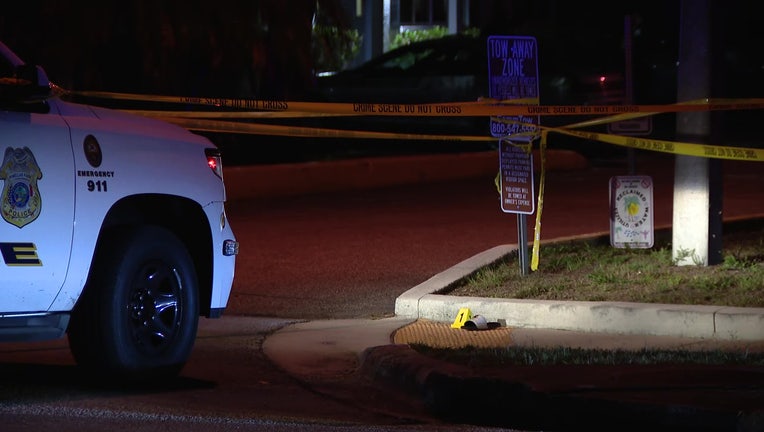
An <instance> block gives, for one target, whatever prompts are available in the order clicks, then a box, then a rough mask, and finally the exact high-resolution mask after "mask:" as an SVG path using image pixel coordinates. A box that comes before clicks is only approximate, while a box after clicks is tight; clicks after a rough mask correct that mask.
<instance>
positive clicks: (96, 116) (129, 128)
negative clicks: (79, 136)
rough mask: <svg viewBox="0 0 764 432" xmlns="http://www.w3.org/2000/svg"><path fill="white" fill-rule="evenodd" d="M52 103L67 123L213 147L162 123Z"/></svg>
mask: <svg viewBox="0 0 764 432" xmlns="http://www.w3.org/2000/svg"><path fill="white" fill-rule="evenodd" d="M49 103H50V104H51V105H52V106H54V107H55V109H57V110H58V112H59V114H60V115H61V116H63V117H64V118H65V119H68V120H75V119H79V120H81V121H82V120H85V121H86V120H87V119H92V120H93V121H97V123H99V126H100V128H106V129H108V130H110V131H111V132H116V133H124V134H128V135H143V136H152V137H156V138H160V139H165V140H172V141H186V142H195V143H198V144H203V145H205V146H207V147H209V146H211V145H212V144H211V143H210V142H209V141H208V140H207V139H206V138H204V137H202V136H200V135H196V134H194V133H191V132H189V131H188V130H187V129H184V128H182V127H180V126H176V125H174V124H171V123H168V122H165V121H162V120H157V119H153V118H149V117H144V116H140V115H136V114H131V113H127V112H123V111H119V110H115V109H111V108H103V107H97V106H93V105H84V104H78V103H74V102H67V101H63V100H61V99H52V100H50V101H49ZM71 123H72V122H70V124H71Z"/></svg>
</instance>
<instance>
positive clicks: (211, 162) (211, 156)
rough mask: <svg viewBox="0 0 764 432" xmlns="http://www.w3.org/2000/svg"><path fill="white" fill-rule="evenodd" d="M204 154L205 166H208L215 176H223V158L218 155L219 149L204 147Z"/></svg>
mask: <svg viewBox="0 0 764 432" xmlns="http://www.w3.org/2000/svg"><path fill="white" fill-rule="evenodd" d="M204 154H205V155H206V156H207V166H209V167H210V169H211V170H212V172H214V173H215V175H216V176H218V177H220V178H221V179H222V178H223V160H222V158H221V156H220V150H219V149H216V148H215V149H212V148H208V149H204Z"/></svg>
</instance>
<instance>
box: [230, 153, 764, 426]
mask: <svg viewBox="0 0 764 432" xmlns="http://www.w3.org/2000/svg"><path fill="white" fill-rule="evenodd" d="M455 157H460V158H461V160H460V163H459V164H458V165H459V166H460V167H461V168H460V170H459V171H458V172H452V173H451V174H452V175H454V176H457V177H458V176H464V177H469V176H470V175H474V174H475V173H484V171H485V170H486V169H489V170H491V169H495V155H494V156H493V158H494V159H493V161H494V162H490V157H485V156H477V155H467V156H465V155H462V156H455ZM548 160H549V165H548V168H550V169H584V168H585V167H586V161H584V160H582V159H581V158H580V157H578V156H577V155H575V154H571V153H569V152H558V153H554V152H552V153H550V154H549V157H548ZM487 161H488V162H487ZM397 162H399V164H398V165H396V161H395V160H393V161H390V160H378V161H353V162H344V164H345V166H344V167H340V168H337V167H335V169H331V168H329V167H327V166H326V165H322V166H321V167H320V168H319V167H317V166H316V165H311V166H305V165H302V166H280V167H277V168H270V169H271V170H273V169H278V170H280V171H282V172H283V174H282V175H283V176H284V177H283V178H284V180H283V181H282V182H279V184H280V185H281V187H282V190H280V191H279V192H278V193H280V194H285V195H289V194H300V193H309V192H310V190H309V189H305V188H309V187H310V185H311V184H312V185H313V186H315V187H319V188H320V189H321V191H322V192H325V191H331V190H336V189H337V188H340V187H348V185H347V184H346V185H345V186H343V183H342V182H339V181H336V180H333V179H331V178H330V177H331V176H332V175H337V176H341V177H342V178H344V179H345V180H348V174H347V173H348V172H349V171H348V170H350V171H352V172H354V173H355V174H354V176H356V177H353V178H356V180H353V181H351V182H349V187H352V188H364V187H384V186H386V185H394V184H402V183H401V182H406V181H439V180H441V177H439V175H440V174H437V175H436V174H433V173H434V172H441V173H442V166H439V165H438V164H437V163H430V165H431V166H432V167H431V168H428V166H429V165H428V163H427V162H426V160H425V159H419V160H418V161H417V163H415V164H409V163H410V160H407V159H400V160H398V161H397ZM382 165H384V167H381V166H382ZM348 167H349V168H348ZM235 168H236V170H237V171H236V173H235V174H232V175H229V174H228V172H227V173H226V184H227V188H228V190H229V195H231V196H235V197H237V198H242V197H247V196H259V195H262V194H264V193H269V192H268V191H263V190H253V189H252V187H251V186H250V187H249V188H247V187H243V186H240V185H241V184H242V180H241V179H244V178H250V179H251V178H252V176H255V175H258V174H254V173H251V172H249V173H247V172H246V171H245V170H246V168H243V167H235ZM428 169H432V170H433V171H432V172H430V171H427V170H428ZM316 170H319V171H321V172H322V173H323V174H321V175H319V174H316V172H317V171H316ZM343 170H344V171H343ZM332 173H333V174H332ZM340 173H342V174H340ZM266 175H268V176H270V178H271V179H272V178H273V176H274V173H273V171H272V172H270V173H267V174H266ZM319 177H322V178H323V179H322V180H320V181H319V180H317V178H319ZM306 178H307V180H304V179H306ZM372 178H373V182H371V181H370V180H369V179H372ZM246 184H248V185H253V184H258V182H252V181H248V182H246ZM270 184H273V182H270ZM731 201H732V202H739V203H741V205H745V204H744V203H745V201H744V200H740V201H734V200H731ZM751 208H752V209H753V211H752V213H751V214H750V215H746V214H745V213H746V212H745V211H743V212H742V213H740V212H738V213H737V214H738V216H736V217H735V219H736V221H753V223H758V224H761V223H763V222H762V219H761V216H762V215H761V214H760V213H756V211H755V210H756V206H752V207H751ZM740 214H743V216H740ZM733 222H735V221H729V223H733ZM592 235H595V236H596V235H603V233H593V234H592ZM584 237H587V236H584ZM513 248H516V245H501V246H498V247H496V248H493V249H490V250H488V251H485V252H483V253H481V254H478V255H476V256H474V257H467V259H465V261H463V262H462V263H459V264H457V265H456V266H454V267H452V268H449V269H445V270H444V271H443V272H442V273H439V274H437V275H434V276H433V277H432V278H431V279H429V280H427V281H425V282H423V283H422V284H420V285H418V286H415V287H412V288H411V289H410V290H408V291H406V292H405V293H402V294H401V295H400V296H399V297H398V299H397V300H396V305H395V315H396V316H395V317H392V318H384V319H349V320H316V321H308V322H300V323H295V324H293V325H290V326H287V327H285V328H283V329H281V330H279V331H277V332H275V333H274V334H272V335H271V336H269V337H268V338H267V339H266V341H265V343H264V344H263V350H264V352H265V354H266V355H267V356H268V357H269V358H270V359H271V360H272V361H273V362H274V363H275V364H276V365H278V366H279V367H280V368H282V369H283V370H285V371H286V372H288V373H290V374H291V375H293V376H295V377H296V378H298V379H301V380H304V381H306V382H315V381H317V380H318V381H331V380H332V379H336V378H338V377H342V378H343V379H344V378H347V377H348V376H357V377H358V378H359V379H365V380H372V381H374V382H375V383H377V384H378V385H379V386H380V387H385V388H389V389H390V391H391V392H406V393H408V394H411V395H413V396H414V397H416V398H419V399H420V400H421V401H422V402H423V403H424V404H425V405H426V406H427V408H428V409H429V411H430V412H432V413H433V414H435V415H436V416H438V417H440V418H443V419H444V420H447V421H453V422H458V423H465V424H476V425H489V426H501V427H513V428H524V429H558V430H570V429H581V428H586V429H588V430H601V429H609V430H610V429H618V430H627V429H633V430H645V429H646V428H649V429H653V430H655V429H666V430H744V431H745V430H751V431H753V430H764V369H763V368H762V367H747V366H702V365H697V366H686V365H685V366H677V365H664V366H635V365H626V366H619V367H615V366H570V365H563V366H529V367H512V368H502V369H495V368H490V369H487V370H486V369H476V368H470V367H467V366H459V365H456V364H451V363H445V362H443V361H439V360H435V359H433V358H430V357H427V356H424V355H421V354H419V353H417V352H416V351H415V350H414V349H412V348H411V345H412V344H421V345H426V346H432V347H458V346H483V347H497V348H503V347H508V346H525V347H571V348H600V349H609V350H617V349H623V350H640V349H645V348H659V349H672V350H673V349H677V350H686V351H689V350H716V349H719V350H730V351H733V352H751V353H753V352H756V353H762V352H764V309H759V308H721V307H707V306H700V307H692V306H680V305H645V304H633V303H603V302H533V301H512V300H511V299H504V300H489V299H479V298H463V297H459V298H454V297H452V296H448V295H443V294H439V292H440V291H442V290H443V288H445V287H446V286H448V285H449V284H450V283H452V282H453V281H455V280H457V279H459V278H461V277H463V276H464V275H466V274H469V273H470V272H472V271H474V270H475V269H476V268H479V267H481V266H484V265H487V264H488V263H490V262H493V261H495V260H496V259H498V258H499V257H501V256H503V255H505V254H507V253H510V252H511V251H512V250H513ZM463 307H468V308H470V310H471V311H472V312H473V314H482V315H484V316H487V317H489V318H490V319H491V320H500V321H501V322H502V323H505V326H502V327H500V328H498V329H493V330H484V331H466V330H462V329H453V328H451V326H450V323H451V322H452V321H453V320H454V318H455V316H456V313H457V311H458V310H459V309H460V308H463Z"/></svg>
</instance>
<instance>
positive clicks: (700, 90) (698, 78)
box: [672, 0, 721, 265]
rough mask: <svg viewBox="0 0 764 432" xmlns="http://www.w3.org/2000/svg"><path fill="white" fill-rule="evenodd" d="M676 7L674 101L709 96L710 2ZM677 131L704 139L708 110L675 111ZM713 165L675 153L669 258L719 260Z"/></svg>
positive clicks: (683, 261) (685, 262) (684, 262)
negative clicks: (676, 43)
mask: <svg viewBox="0 0 764 432" xmlns="http://www.w3.org/2000/svg"><path fill="white" fill-rule="evenodd" d="M680 8H681V9H680V30H679V67H678V74H677V100H678V102H688V101H693V100H698V99H704V98H709V97H710V96H711V51H712V50H711V46H712V45H711V36H710V35H711V32H710V29H711V26H710V21H711V0H692V1H690V0H682V1H681V4H680ZM676 132H677V140H678V141H686V142H695V143H704V142H708V140H709V137H710V135H711V121H710V113H709V112H691V113H677V121H676ZM715 162H716V161H715ZM714 166H715V165H713V164H712V163H711V161H710V160H709V159H708V158H704V157H696V156H684V155H677V156H676V159H675V169H674V213H673V230H672V237H673V238H672V258H673V259H674V262H676V263H677V265H709V264H716V263H717V262H716V261H717V260H718V258H717V257H716V252H719V253H720V251H716V250H715V251H714V253H713V254H711V255H709V249H710V247H709V245H711V244H712V243H714V244H715V243H716V242H715V241H713V242H712V241H711V240H716V239H717V238H720V236H721V232H720V231H721V223H720V220H721V211H720V208H717V207H720V205H718V202H719V201H720V200H717V199H712V198H713V197H716V196H717V194H720V193H721V191H720V185H719V183H720V182H718V181H716V180H717V179H715V178H714V179H713V180H714V181H712V178H713V177H716V176H718V175H720V174H719V170H716V169H714V170H712V167H714ZM719 196H720V195H719ZM712 218H713V219H714V220H712ZM717 222H718V223H717ZM712 228H713V229H712ZM716 231H718V232H716Z"/></svg>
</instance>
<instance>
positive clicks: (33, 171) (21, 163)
mask: <svg viewBox="0 0 764 432" xmlns="http://www.w3.org/2000/svg"><path fill="white" fill-rule="evenodd" d="M41 178H42V171H41V170H40V167H39V166H38V165H37V161H36V160H35V158H34V154H32V151H31V150H29V148H28V147H24V148H12V147H8V148H7V149H5V155H4V157H3V163H2V165H0V180H4V186H3V195H2V204H1V205H0V214H2V216H3V219H5V221H6V222H8V223H10V224H11V225H15V226H17V227H19V228H21V227H23V226H24V225H27V224H29V223H31V222H33V221H34V220H35V219H37V216H39V215H40V210H41V208H42V197H41V196H40V191H39V189H37V180H39V179H41Z"/></svg>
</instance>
